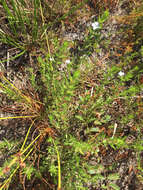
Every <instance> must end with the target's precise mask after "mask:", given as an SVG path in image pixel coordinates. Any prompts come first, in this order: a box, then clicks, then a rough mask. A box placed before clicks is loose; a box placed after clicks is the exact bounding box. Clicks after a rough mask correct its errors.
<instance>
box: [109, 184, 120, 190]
mask: <svg viewBox="0 0 143 190" xmlns="http://www.w3.org/2000/svg"><path fill="white" fill-rule="evenodd" d="M109 186H110V187H112V188H113V189H114V190H120V187H119V186H118V185H116V184H115V183H110V184H109Z"/></svg>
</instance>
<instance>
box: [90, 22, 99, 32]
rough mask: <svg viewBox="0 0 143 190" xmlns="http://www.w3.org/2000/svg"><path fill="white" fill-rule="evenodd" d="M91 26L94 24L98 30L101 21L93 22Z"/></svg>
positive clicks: (94, 28) (93, 27)
mask: <svg viewBox="0 0 143 190" xmlns="http://www.w3.org/2000/svg"><path fill="white" fill-rule="evenodd" d="M91 26H92V29H93V30H96V29H98V28H100V26H99V22H93V23H92V24H91Z"/></svg>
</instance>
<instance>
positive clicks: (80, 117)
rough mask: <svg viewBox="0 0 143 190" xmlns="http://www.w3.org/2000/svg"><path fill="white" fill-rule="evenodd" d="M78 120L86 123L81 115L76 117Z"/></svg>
mask: <svg viewBox="0 0 143 190" xmlns="http://www.w3.org/2000/svg"><path fill="white" fill-rule="evenodd" d="M75 117H76V118H77V119H79V120H80V121H84V119H83V117H82V116H81V115H76V116H75Z"/></svg>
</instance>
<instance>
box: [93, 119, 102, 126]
mask: <svg viewBox="0 0 143 190" xmlns="http://www.w3.org/2000/svg"><path fill="white" fill-rule="evenodd" d="M94 125H102V123H101V122H100V121H97V120H95V121H94Z"/></svg>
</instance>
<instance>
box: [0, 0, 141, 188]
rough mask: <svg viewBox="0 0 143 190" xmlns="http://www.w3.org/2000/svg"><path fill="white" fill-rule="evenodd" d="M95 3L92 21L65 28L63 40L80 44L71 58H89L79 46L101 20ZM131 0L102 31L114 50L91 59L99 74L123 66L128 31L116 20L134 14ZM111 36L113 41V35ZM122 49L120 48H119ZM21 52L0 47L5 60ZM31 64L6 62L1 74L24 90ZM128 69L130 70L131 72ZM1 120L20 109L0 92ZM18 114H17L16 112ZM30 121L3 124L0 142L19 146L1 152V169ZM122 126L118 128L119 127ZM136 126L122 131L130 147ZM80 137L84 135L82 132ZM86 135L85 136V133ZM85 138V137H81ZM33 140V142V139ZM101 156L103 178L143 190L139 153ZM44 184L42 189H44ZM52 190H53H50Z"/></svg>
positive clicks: (119, 108)
mask: <svg viewBox="0 0 143 190" xmlns="http://www.w3.org/2000/svg"><path fill="white" fill-rule="evenodd" d="M93 2H94V1H91V3H89V9H90V11H91V13H90V16H89V18H88V19H86V20H84V18H82V19H81V20H80V19H79V20H78V22H75V23H74V25H73V26H71V25H70V26H69V25H67V26H66V27H65V28H64V31H62V32H61V33H60V36H61V37H62V38H64V39H66V40H73V41H78V43H77V46H76V47H75V49H72V50H71V54H72V55H74V56H83V55H84V54H86V52H85V51H83V52H79V50H78V46H79V45H80V43H81V42H82V40H83V38H84V35H85V33H86V28H87V27H88V26H90V25H91V23H92V22H93V20H95V18H96V17H97V14H95V11H97V7H95V3H93ZM127 2H128V0H126V1H125V0H124V1H123V2H122V3H121V4H116V6H114V7H111V10H110V12H111V13H110V19H109V20H108V21H107V22H105V23H104V25H103V28H102V30H101V36H102V41H104V40H105V39H107V38H109V40H110V41H111V44H110V47H111V48H110V50H109V48H106V46H105V44H104V43H103V44H102V43H101V44H100V47H99V48H100V49H101V51H100V52H98V53H97V52H94V51H93V52H92V51H91V55H89V62H90V64H92V63H93V62H94V61H95V59H96V60H98V64H97V65H98V66H97V67H98V70H105V71H106V68H107V66H108V65H109V63H110V65H115V64H120V62H121V60H120V56H119V54H121V53H122V52H119V51H120V50H119V49H120V48H119V46H120V47H121V41H122V40H123V36H122V35H121V34H118V33H117V32H118V30H119V29H120V28H122V27H125V25H124V24H122V23H118V22H117V20H116V19H115V17H116V16H119V15H128V14H129V12H130V11H131V9H132V8H131V7H130V6H131V4H128V6H127ZM109 33H110V37H109V35H108V34H109ZM117 47H118V48H117ZM17 51H18V50H16V49H14V48H12V47H10V46H9V45H6V44H4V43H0V59H2V60H4V59H6V58H7V56H8V52H10V56H11V55H14V54H16V53H17ZM29 64H30V56H29V54H28V53H27V54H25V55H23V56H21V57H19V58H17V59H15V60H14V62H13V61H10V63H8V62H5V63H2V64H1V65H0V69H1V71H3V72H4V73H5V75H6V77H7V78H8V79H9V80H11V81H13V83H14V84H15V85H16V86H17V87H18V88H19V89H23V88H25V86H26V80H27V78H26V74H25V69H26V67H27V66H28V65H29ZM127 69H128V68H127ZM95 78H98V76H96V74H95V73H94V78H93V76H92V78H90V79H91V80H92V81H94V79H95ZM0 102H1V105H0V109H1V110H0V117H4V116H13V115H16V112H14V111H13V110H14V108H15V107H16V105H15V102H12V101H10V100H9V99H7V98H6V97H5V95H3V93H2V91H0ZM114 103H115V104H113V105H112V106H111V107H110V108H109V109H108V110H107V112H108V113H109V114H110V115H112V117H113V118H114V119H115V118H116V113H118V114H123V113H124V112H125V110H123V109H124V103H122V104H119V102H116V101H115V102H114ZM11 106H13V107H12V108H13V109H12V110H10V107H11ZM5 110H9V113H7V112H5ZM16 111H17V110H16ZM29 124H30V120H29V121H28V120H26V119H23V120H21V119H11V120H0V142H2V141H3V140H5V139H7V140H8V141H15V142H17V144H15V145H14V146H13V147H10V148H9V149H8V150H7V151H5V152H3V151H2V152H1V150H0V166H2V164H3V162H4V161H5V160H6V159H8V158H9V157H10V155H13V154H15V153H16V152H15V150H16V147H18V146H19V144H22V142H23V141H24V138H25V135H26V133H27V130H28V128H29ZM117 125H118V124H117ZM133 125H134V121H132V122H130V123H129V126H123V127H122V136H125V135H127V136H128V137H129V138H128V142H127V143H130V142H132V141H134V140H135V139H137V136H138V133H137V132H136V131H133V130H132V129H131V127H132V126H133ZM33 132H34V130H33V131H31V134H33ZM79 134H82V132H81V131H80V133H79ZM83 134H84V132H83ZM81 138H82V137H81ZM29 140H30V139H29ZM98 156H100V162H101V164H102V165H103V167H104V171H103V172H102V174H103V175H104V176H108V175H109V174H112V173H118V174H119V175H120V179H118V180H113V182H114V183H115V184H117V185H118V186H119V187H120V190H143V181H141V180H140V179H139V177H138V176H139V175H140V174H139V173H138V171H137V169H136V168H137V159H138V157H137V153H136V152H135V151H133V150H132V149H127V148H125V149H122V150H118V151H117V150H114V149H113V148H112V147H110V146H109V147H108V148H107V149H105V147H102V146H101V147H100V149H99V154H98ZM142 156H143V152H142V153H141V157H142ZM87 158H88V160H89V163H90V164H91V165H96V164H97V158H96V156H92V155H90V156H89V157H87ZM113 163H114V169H113V168H112V170H110V166H111V165H112V164H113ZM141 175H142V174H141ZM1 181H3V179H2V178H0V182H1ZM109 183H110V182H109V180H108V178H106V179H104V180H103V181H102V180H101V183H99V184H98V186H97V184H96V185H95V184H90V183H87V184H85V186H86V187H87V189H89V190H90V189H91V190H103V188H101V185H103V184H105V185H107V184H109ZM40 184H42V185H40ZM27 188H28V189H29V190H34V189H39V190H44V189H48V188H49V186H45V185H44V183H43V182H41V181H38V180H37V181H36V182H35V181H33V183H32V182H31V184H30V185H29V184H27ZM10 189H15V190H21V188H20V187H18V186H17V181H15V182H13V184H12V185H11V186H10ZM49 189H50V188H49Z"/></svg>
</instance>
